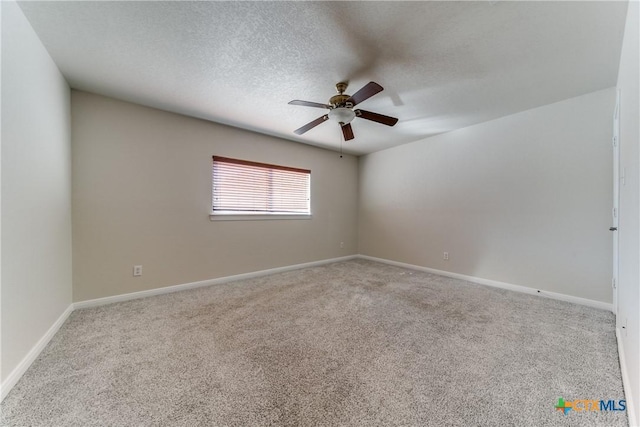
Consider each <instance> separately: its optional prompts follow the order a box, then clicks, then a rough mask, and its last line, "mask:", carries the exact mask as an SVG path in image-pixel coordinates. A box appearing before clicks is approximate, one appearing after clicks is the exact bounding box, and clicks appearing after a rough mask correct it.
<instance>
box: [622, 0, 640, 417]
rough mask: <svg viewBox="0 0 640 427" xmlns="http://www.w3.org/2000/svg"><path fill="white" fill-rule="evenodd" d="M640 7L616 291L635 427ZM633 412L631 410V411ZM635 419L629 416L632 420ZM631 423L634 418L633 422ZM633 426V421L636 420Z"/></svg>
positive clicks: (638, 413)
mask: <svg viewBox="0 0 640 427" xmlns="http://www.w3.org/2000/svg"><path fill="white" fill-rule="evenodd" d="M639 15H640V7H639V5H638V2H637V1H634V2H629V9H628V12H627V23H626V27H625V33H624V42H623V45H622V56H621V58H620V69H619V74H618V88H619V89H620V167H621V168H624V170H625V182H624V184H623V183H621V185H620V224H619V235H620V246H619V248H620V264H619V265H620V275H619V286H618V301H619V303H618V317H617V321H618V322H617V323H618V327H621V326H622V325H625V326H626V328H624V329H620V332H621V333H620V338H621V340H622V344H623V350H624V353H625V354H624V355H623V356H624V358H625V361H626V365H627V369H628V378H629V381H630V384H628V386H629V387H630V389H629V390H627V391H628V392H630V396H629V395H628V396H627V399H630V398H631V396H632V397H633V399H634V401H633V404H634V408H633V409H634V415H635V422H636V423H640V402H639V401H638V399H640V366H639V363H640V348H639V347H640V344H639V342H640V270H639V265H640V250H639V243H640V224H639V220H640V199H639V197H640V194H639V193H640V167H639V164H640V161H639V160H640V159H639V156H640V153H639V150H638V148H639V146H640V124H639V118H640V106H639V104H640V97H639V96H638V95H639V94H638V91H640V87H639V86H638V81H639V80H640V69H639V66H638V63H639V62H640V57H639V52H640V43H639V42H638V38H639V37H638V35H639V32H640V28H639V25H638V21H639V20H640V16H639ZM630 409H631V408H630ZM630 417H631V414H630ZM630 419H631V418H630ZM632 421H633V420H632Z"/></svg>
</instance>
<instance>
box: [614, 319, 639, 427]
mask: <svg viewBox="0 0 640 427" xmlns="http://www.w3.org/2000/svg"><path fill="white" fill-rule="evenodd" d="M616 341H617V342H618V358H619V359H620V372H621V374H622V387H623V388H624V396H625V399H626V401H627V417H628V418H629V426H630V427H637V426H638V420H637V418H636V413H635V407H636V405H635V402H634V401H633V395H632V394H631V381H630V379H629V371H628V370H627V359H626V356H625V353H624V343H623V341H622V337H621V336H620V329H619V328H616Z"/></svg>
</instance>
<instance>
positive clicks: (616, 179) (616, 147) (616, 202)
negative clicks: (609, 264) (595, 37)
mask: <svg viewBox="0 0 640 427" xmlns="http://www.w3.org/2000/svg"><path fill="white" fill-rule="evenodd" d="M612 146H613V209H612V210H611V219H612V228H613V229H614V230H613V231H612V235H613V277H612V279H611V286H612V288H613V313H614V314H615V315H616V316H617V315H618V274H619V264H618V258H619V247H618V235H619V232H618V224H619V221H618V219H619V218H620V89H617V90H616V105H615V107H614V112H613V138H612Z"/></svg>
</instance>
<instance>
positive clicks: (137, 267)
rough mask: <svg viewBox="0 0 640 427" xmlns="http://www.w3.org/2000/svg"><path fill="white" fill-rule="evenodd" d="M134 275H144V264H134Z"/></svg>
mask: <svg viewBox="0 0 640 427" xmlns="http://www.w3.org/2000/svg"><path fill="white" fill-rule="evenodd" d="M133 275H134V276H136V277H137V276H142V266H141V265H134V266H133Z"/></svg>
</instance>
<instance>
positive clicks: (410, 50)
mask: <svg viewBox="0 0 640 427" xmlns="http://www.w3.org/2000/svg"><path fill="white" fill-rule="evenodd" d="M19 4H20V6H21V8H22V9H23V11H24V12H25V15H26V16H27V18H28V19H29V21H30V22H31V24H32V26H33V27H34V29H35V31H36V32H37V33H38V35H39V36H40V38H41V40H42V42H43V43H44V45H45V46H46V48H47V49H48V50H49V52H50V54H51V56H52V57H53V59H54V60H55V62H56V63H57V64H58V66H59V68H60V70H61V71H62V73H63V74H64V75H65V77H66V78H67V80H68V81H69V84H70V85H71V87H73V88H76V89H81V90H86V91H89V92H94V93H98V94H103V95H107V96H111V97H114V98H119V99H123V100H126V101H131V102H135V103H139V104H143V105H148V106H152V107H156V108H161V109H164V110H168V111H174V112H177V113H182V114H186V115H190V116H194V117H199V118H203V119H207V120H212V121H215V122H220V123H225V124H229V125H232V126H237V127H240V128H244V129H249V130H253V131H257V132H261V133H265V134H269V135H275V136H279V137H282V138H287V139H291V140H294V141H299V142H303V143H307V144H312V145H317V146H322V147H326V148H330V149H339V147H340V143H341V141H342V133H341V131H340V128H339V126H338V125H337V124H335V123H333V122H326V123H323V124H321V125H320V126H318V127H316V128H314V129H312V130H311V131H309V132H307V133H306V134H304V135H303V136H301V137H298V136H296V135H295V134H293V130H294V129H297V128H298V127H300V126H302V125H303V124H305V123H307V122H309V121H311V120H313V119H315V118H317V117H319V116H321V115H323V114H324V113H325V111H324V110H321V109H317V108H309V107H300V106H291V105H288V104H287V102H288V101H290V100H292V99H303V100H308V101H315V102H321V103H326V102H327V101H328V99H329V97H330V96H332V95H334V94H335V88H334V87H335V84H336V83H337V82H338V81H341V80H348V81H349V82H350V86H349V89H348V90H347V93H349V94H353V93H354V92H355V91H356V90H358V89H359V88H360V87H362V86H363V85H364V84H366V83H367V82H369V81H371V80H373V81H376V82H378V83H379V84H381V85H382V86H383V87H384V88H385V90H384V91H383V92H381V93H379V94H378V95H375V96H374V97H372V98H370V99H368V100H366V101H364V102H363V103H362V104H360V105H359V107H360V108H363V109H366V110H370V111H374V112H378V113H381V114H386V115H390V116H395V117H398V118H399V119H400V121H399V122H398V124H397V125H396V126H395V127H393V128H390V127H386V126H383V125H380V124H377V123H373V122H369V121H366V120H363V119H358V118H356V119H355V120H354V122H353V130H354V133H355V135H356V138H355V139H354V140H352V141H348V142H346V143H344V150H345V152H350V153H354V154H363V153H370V152H373V151H377V150H381V149H384V148H388V147H392V146H395V145H399V144H403V143H407V142H410V141H415V140H418V139H421V138H424V137H427V136H431V135H435V134H438V133H442V132H447V131H450V130H453V129H458V128H461V127H466V126H470V125H472V124H475V123H479V122H483V121H487V120H491V119H494V118H497V117H501V116H505V115H509V114H513V113H515V112H518V111H523V110H526V109H529V108H533V107H537V106H540V105H544V104H548V103H552V102H556V101H559V100H562V99H566V98H569V97H573V96H577V95H581V94H584V93H588V92H592V91H595V90H599V89H603V88H606V87H611V86H614V85H615V84H616V77H617V69H618V62H619V57H620V49H621V42H622V34H623V29H624V28H623V27H624V19H625V13H626V7H627V5H626V3H625V2H607V1H605V2H591V1H589V2H559V1H558V2H537V1H533V2H509V1H499V2H490V1H477V2H406V3H405V2H372V3H369V2H164V1H163V2H155V1H147V2H98V1H89V2H60V1H53V2H51V1H49V2H31V1H29V2H20V3H19Z"/></svg>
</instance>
